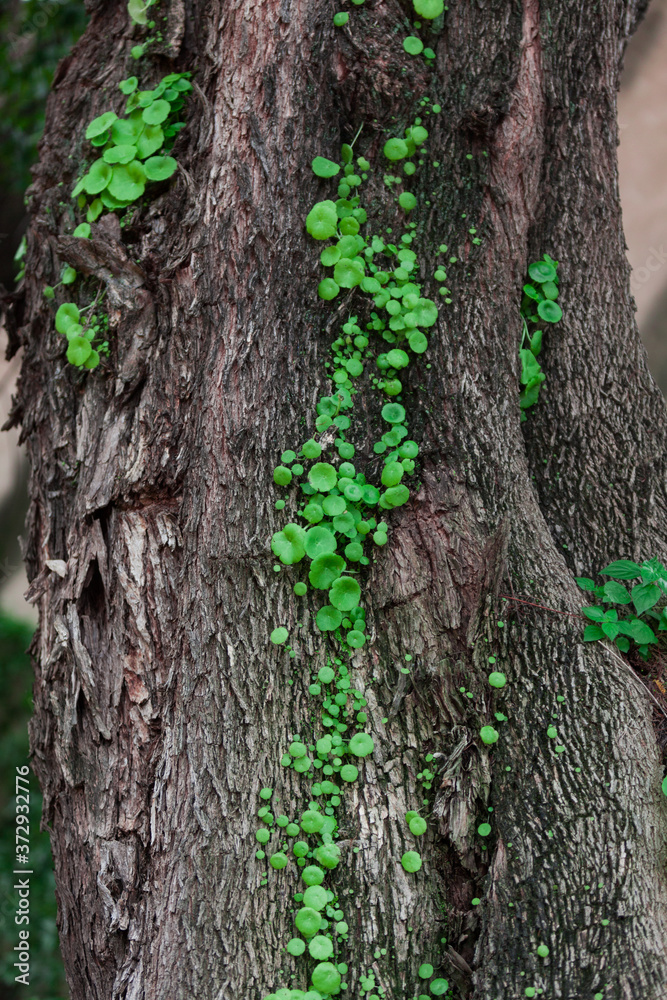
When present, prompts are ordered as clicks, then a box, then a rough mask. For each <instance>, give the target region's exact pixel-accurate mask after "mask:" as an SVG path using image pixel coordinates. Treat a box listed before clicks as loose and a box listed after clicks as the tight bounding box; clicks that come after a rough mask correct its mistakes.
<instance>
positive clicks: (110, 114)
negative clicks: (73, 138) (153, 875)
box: [86, 111, 118, 139]
mask: <svg viewBox="0 0 667 1000" xmlns="http://www.w3.org/2000/svg"><path fill="white" fill-rule="evenodd" d="M117 117H118V115H117V114H116V112H115V111H105V112H104V114H103V115H100V116H99V118H93V120H92V122H91V123H90V125H89V126H88V128H87V129H86V139H93V138H94V137H95V136H97V135H102V133H103V132H106V131H107V129H108V128H109V126H110V125H111V124H112V122H115V120H116V118H117Z"/></svg>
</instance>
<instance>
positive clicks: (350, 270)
mask: <svg viewBox="0 0 667 1000" xmlns="http://www.w3.org/2000/svg"><path fill="white" fill-rule="evenodd" d="M365 273H366V269H365V268H364V265H363V264H361V263H359V261H358V260H350V259H349V258H347V257H343V258H342V259H341V260H339V261H338V263H337V264H336V266H335V267H334V281H335V282H336V284H338V285H340V287H341V288H355V287H356V286H357V285H360V284H361V282H362V281H363V278H364V275H365Z"/></svg>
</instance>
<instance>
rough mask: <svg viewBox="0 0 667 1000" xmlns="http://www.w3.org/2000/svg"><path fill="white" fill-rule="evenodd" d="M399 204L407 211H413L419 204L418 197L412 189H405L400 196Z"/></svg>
mask: <svg viewBox="0 0 667 1000" xmlns="http://www.w3.org/2000/svg"><path fill="white" fill-rule="evenodd" d="M398 204H399V205H400V206H401V208H402V209H403V210H404V211H406V212H411V211H412V209H413V208H416V206H417V199H416V198H415V196H414V195H413V193H412V192H411V191H403V192H402V194H399V196H398Z"/></svg>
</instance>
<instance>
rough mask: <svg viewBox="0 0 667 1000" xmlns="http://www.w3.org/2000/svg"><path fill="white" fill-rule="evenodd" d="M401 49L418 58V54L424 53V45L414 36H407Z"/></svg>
mask: <svg viewBox="0 0 667 1000" xmlns="http://www.w3.org/2000/svg"><path fill="white" fill-rule="evenodd" d="M403 48H404V49H405V51H406V52H407V53H408V55H411V56H418V55H419V53H420V52H423V51H424V43H423V42H422V40H421V38H417V37H416V36H415V35H408V37H407V38H404V39H403Z"/></svg>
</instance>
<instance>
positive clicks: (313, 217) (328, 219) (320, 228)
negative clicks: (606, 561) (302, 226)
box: [306, 201, 338, 240]
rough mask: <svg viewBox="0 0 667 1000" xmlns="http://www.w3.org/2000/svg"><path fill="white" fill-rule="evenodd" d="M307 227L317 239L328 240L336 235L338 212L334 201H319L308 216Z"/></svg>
mask: <svg viewBox="0 0 667 1000" xmlns="http://www.w3.org/2000/svg"><path fill="white" fill-rule="evenodd" d="M306 229H307V230H308V232H309V233H310V235H311V236H312V237H313V238H314V239H316V240H328V239H329V238H330V237H331V236H335V235H336V231H337V229H338V213H337V211H336V205H335V203H334V202H333V201H318V202H317V204H316V205H313V207H312V208H311V210H310V212H309V213H308V215H307V217H306Z"/></svg>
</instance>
